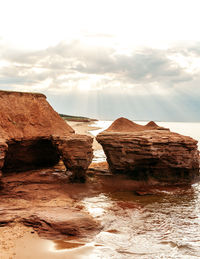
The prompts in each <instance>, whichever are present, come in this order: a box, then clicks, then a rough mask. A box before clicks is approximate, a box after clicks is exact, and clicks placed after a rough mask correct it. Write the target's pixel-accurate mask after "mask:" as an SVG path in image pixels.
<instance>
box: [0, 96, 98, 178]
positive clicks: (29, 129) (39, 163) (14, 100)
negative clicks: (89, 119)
mask: <svg viewBox="0 0 200 259" xmlns="http://www.w3.org/2000/svg"><path fill="white" fill-rule="evenodd" d="M92 156H93V152H92V138H91V137H89V136H85V135H78V134H75V132H74V130H73V129H72V128H71V127H70V126H69V125H68V124H67V123H66V122H65V121H64V120H63V119H62V118H61V117H60V116H59V114H58V113H56V112H55V111H54V110H53V108H52V107H51V106H50V105H49V103H48V102H47V101H46V96H45V95H43V94H37V93H22V92H9V91H0V172H1V173H2V172H3V174H5V173H7V172H12V171H14V172H15V171H24V170H32V169H37V168H44V167H49V166H53V165H55V164H56V163H58V162H59V160H63V162H64V164H65V166H66V168H67V169H68V170H70V171H71V172H72V174H73V175H75V178H76V179H77V178H79V176H80V178H81V180H83V179H84V177H85V171H86V169H87V167H88V166H89V164H90V162H91V160H92Z"/></svg>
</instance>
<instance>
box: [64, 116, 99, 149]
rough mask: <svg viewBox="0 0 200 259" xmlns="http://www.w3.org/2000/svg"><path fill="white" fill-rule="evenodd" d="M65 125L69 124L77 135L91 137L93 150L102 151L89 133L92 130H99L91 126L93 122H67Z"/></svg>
mask: <svg viewBox="0 0 200 259" xmlns="http://www.w3.org/2000/svg"><path fill="white" fill-rule="evenodd" d="M66 122H67V124H69V125H70V126H71V127H72V128H73V129H74V130H75V133H77V134H83V135H88V136H91V137H93V150H94V151H97V150H102V146H101V145H100V144H99V143H98V142H97V141H96V138H95V136H94V135H92V134H91V133H90V131H92V130H98V129H101V128H100V127H96V126H91V125H93V124H94V121H90V122H75V121H67V120H66Z"/></svg>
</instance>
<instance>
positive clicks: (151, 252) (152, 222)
mask: <svg viewBox="0 0 200 259" xmlns="http://www.w3.org/2000/svg"><path fill="white" fill-rule="evenodd" d="M111 123H112V121H97V122H95V123H94V125H92V126H96V127H99V128H100V129H98V130H94V131H91V133H92V134H93V135H94V136H96V135H97V134H98V133H99V132H100V131H102V130H104V129H105V128H107V127H108V126H109V125H110V124H111ZM137 123H139V124H142V125H144V124H146V123H147V122H146V121H142V122H141V121H138V122H137ZM157 124H158V125H159V126H163V127H166V128H170V130H171V131H173V132H178V133H181V134H183V135H187V136H190V137H192V138H194V139H196V140H200V123H185V122H184V123H183V122H157ZM104 160H105V155H104V153H103V152H101V153H98V154H96V155H95V161H104ZM106 177H107V176H105V181H104V183H105V182H106V179H107V180H109V178H106ZM108 177H109V176H108ZM130 181H131V180H130ZM99 184H101V183H99ZM127 186H130V185H129V184H127V185H126V182H124V181H121V180H120V178H119V179H118V180H117V179H116V180H113V178H111V185H110V187H109V188H102V189H101V188H100V189H99V190H100V191H96V192H94V193H93V194H92V195H87V193H85V196H84V198H82V200H81V201H80V203H81V204H82V206H83V207H84V209H85V210H86V211H88V213H90V214H91V215H92V216H93V217H94V218H95V219H96V220H97V221H99V222H100V224H101V225H102V229H101V231H100V232H99V233H98V234H97V235H96V236H95V237H94V238H93V239H92V240H91V241H90V242H88V243H84V244H82V245H80V244H79V243H78V245H77V247H76V248H73V249H66V248H65V245H64V244H65V242H66V241H65V240H63V241H62V242H63V243H62V244H63V246H62V247H61V248H59V249H58V248H56V244H55V242H53V241H49V240H48V241H47V240H46V241H45V240H44V241H43V242H44V245H45V246H46V247H47V248H48V252H49V254H48V256H46V257H45V256H44V257H37V258H56V259H61V258H65V259H129V258H130V259H164V258H166V259H172V258H173V259H197V258H200V184H199V183H196V184H193V185H192V186H191V187H188V188H180V187H179V188H174V189H162V190H159V191H158V192H155V193H146V194H145V193H144V194H142V195H141V194H138V193H136V192H134V190H132V189H130V188H127ZM74 187H75V185H74ZM41 242H42V241H40V244H41ZM45 242H46V243H45ZM66 244H67V242H66ZM66 247H67V246H66ZM27 253H28V252H27ZM36 254H37V250H35V255H36ZM27 258H29V257H27ZM30 258H34V257H30ZM35 258H36V257H35Z"/></svg>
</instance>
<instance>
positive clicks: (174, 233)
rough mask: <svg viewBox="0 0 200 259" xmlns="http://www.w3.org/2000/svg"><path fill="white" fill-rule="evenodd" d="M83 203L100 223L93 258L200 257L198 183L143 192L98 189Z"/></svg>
mask: <svg viewBox="0 0 200 259" xmlns="http://www.w3.org/2000/svg"><path fill="white" fill-rule="evenodd" d="M84 203H85V206H86V207H87V208H88V211H89V212H90V213H91V214H92V215H93V216H95V217H97V218H99V219H101V221H102V222H103V226H104V231H103V232H101V233H100V234H99V235H97V236H96V238H95V241H96V242H97V243H99V244H101V245H102V247H98V248H96V249H95V251H94V256H96V257H94V258H199V257H200V186H199V185H196V186H193V187H192V188H191V189H189V190H187V191H184V192H182V191H181V192H180V191H179V192H177V193H174V191H173V193H170V192H167V191H166V192H164V191H163V192H160V193H158V194H156V195H155V194H154V195H147V196H137V195H136V194H134V192H125V191H124V192H114V193H107V194H106V193H104V194H103V193H102V194H100V195H98V196H96V197H93V198H87V199H85V200H84Z"/></svg>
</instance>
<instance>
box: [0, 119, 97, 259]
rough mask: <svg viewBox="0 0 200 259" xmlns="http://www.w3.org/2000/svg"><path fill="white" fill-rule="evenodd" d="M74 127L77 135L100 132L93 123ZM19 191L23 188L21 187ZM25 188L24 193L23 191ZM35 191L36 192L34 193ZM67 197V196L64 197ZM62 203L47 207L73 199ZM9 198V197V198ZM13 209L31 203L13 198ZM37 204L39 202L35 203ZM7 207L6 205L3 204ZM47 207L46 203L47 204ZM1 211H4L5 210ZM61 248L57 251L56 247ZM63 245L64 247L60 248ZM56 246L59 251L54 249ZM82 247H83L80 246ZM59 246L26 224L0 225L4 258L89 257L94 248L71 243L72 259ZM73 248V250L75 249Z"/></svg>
mask: <svg viewBox="0 0 200 259" xmlns="http://www.w3.org/2000/svg"><path fill="white" fill-rule="evenodd" d="M67 123H68V124H69V125H70V126H72V127H73V128H74V130H75V131H76V133H78V134H87V135H91V134H90V133H89V131H91V130H96V129H98V128H97V127H92V126H91V124H93V122H89V123H88V122H67ZM93 149H94V150H100V149H101V146H100V145H99V144H98V143H97V141H96V140H95V139H94V142H93ZM18 188H19V187H18ZM20 188H21V190H20ZM20 188H19V192H20V191H21V192H22V191H23V186H21V187H20ZM33 191H34V190H33ZM62 198H63V197H62ZM62 198H61V200H60V201H59V199H58V198H56V199H50V200H49V201H48V202H47V203H48V204H46V205H58V206H62V203H63V204H66V203H73V201H72V200H71V198H69V199H67V200H66V199H65V200H63V199H62ZM5 199H6V198H5ZM9 202H10V208H11V209H12V206H13V207H15V208H16V207H17V206H19V208H22V207H24V208H27V209H30V208H29V206H28V205H27V201H26V200H23V199H21V198H20V199H19V202H17V201H16V199H13V200H12V199H10V201H9ZM32 202H33V203H37V200H34V201H32ZM1 205H3V204H1ZM43 205H44V204H43ZM3 209H4V208H3V207H2V209H1V208H0V211H3ZM56 245H57V248H56ZM59 245H60V246H59ZM63 245H66V247H67V243H63ZM54 246H55V249H54ZM70 246H72V247H73V246H74V247H75V246H77V248H76V249H73V250H71V249H69V248H70ZM79 246H80V247H79ZM59 247H61V243H59V242H57V244H56V243H55V244H54V243H53V242H52V241H49V240H44V239H41V238H40V237H39V236H38V234H37V232H35V231H34V229H33V228H32V227H26V226H24V225H23V224H20V223H19V222H18V223H16V222H14V223H10V224H8V225H7V224H6V225H5V226H2V225H0V259H15V258H16V259H26V258H29V259H32V258H34V259H35V258H37V259H40V258H42V259H43V258H71V259H72V258H79V257H80V256H81V258H84V257H83V256H84V254H85V256H86V257H85V258H87V253H88V251H90V250H91V249H93V248H92V246H85V244H82V243H81V245H80V243H69V244H68V249H69V251H68V253H67V254H68V256H67V257H66V255H63V252H61V253H57V252H56V251H58V250H59ZM72 247H71V248H72Z"/></svg>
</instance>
